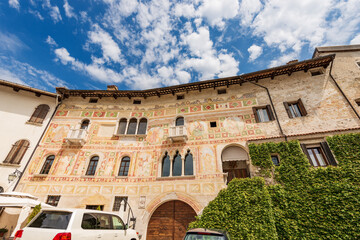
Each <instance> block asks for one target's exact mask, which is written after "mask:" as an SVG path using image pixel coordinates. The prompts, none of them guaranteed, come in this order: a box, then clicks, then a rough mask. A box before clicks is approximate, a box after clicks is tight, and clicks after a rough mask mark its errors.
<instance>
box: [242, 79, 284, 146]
mask: <svg viewBox="0 0 360 240" xmlns="http://www.w3.org/2000/svg"><path fill="white" fill-rule="evenodd" d="M246 81H247V82H249V83H251V84H254V85H256V86H258V87H261V88H264V89H265V90H266V93H267V95H268V96H269V99H270V104H271V107H272V109H273V110H274V114H275V119H276V122H277V124H278V126H279V130H280V134H281V136H283V137H284V138H285V141H288V139H287V136H286V134H285V133H284V132H283V130H282V127H281V124H280V121H279V118H278V116H277V113H276V109H275V107H274V103H273V101H272V98H271V95H270V92H269V89H268V88H267V87H265V86H263V85H260V84H258V83H254V82H250V81H248V80H246Z"/></svg>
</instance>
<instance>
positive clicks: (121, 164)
mask: <svg viewBox="0 0 360 240" xmlns="http://www.w3.org/2000/svg"><path fill="white" fill-rule="evenodd" d="M125 158H128V159H129V160H127V159H126V160H124V159H125ZM123 163H125V166H123ZM126 163H128V165H126ZM130 163H131V158H130V157H129V156H123V157H122V158H121V162H120V166H119V171H118V175H117V176H118V177H128V176H129V170H130ZM126 167H127V168H128V169H127V171H126V170H125V169H126ZM122 168H123V169H122ZM125 173H126V175H125ZM120 174H121V175H120Z"/></svg>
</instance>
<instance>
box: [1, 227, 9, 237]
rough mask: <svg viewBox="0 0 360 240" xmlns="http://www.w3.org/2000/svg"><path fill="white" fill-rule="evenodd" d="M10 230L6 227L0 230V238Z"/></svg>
mask: <svg viewBox="0 0 360 240" xmlns="http://www.w3.org/2000/svg"><path fill="white" fill-rule="evenodd" d="M7 231H8V229H7V228H6V227H3V228H0V237H3V236H4V234H5V233H7Z"/></svg>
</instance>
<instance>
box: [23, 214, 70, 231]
mask: <svg viewBox="0 0 360 240" xmlns="http://www.w3.org/2000/svg"><path fill="white" fill-rule="evenodd" d="M71 215H72V213H71V212H59V211H50V210H49V211H43V212H42V213H40V214H39V215H37V217H36V219H35V220H34V221H33V222H32V223H31V224H30V225H29V226H28V227H31V228H47V229H61V230H65V229H66V228H67V226H68V225H69V222H70V219H71Z"/></svg>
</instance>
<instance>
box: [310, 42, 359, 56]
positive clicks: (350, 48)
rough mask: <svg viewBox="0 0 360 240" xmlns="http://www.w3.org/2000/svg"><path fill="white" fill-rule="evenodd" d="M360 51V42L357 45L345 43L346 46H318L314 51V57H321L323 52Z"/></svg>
mask: <svg viewBox="0 0 360 240" xmlns="http://www.w3.org/2000/svg"><path fill="white" fill-rule="evenodd" d="M354 51H360V44H357V45H344V46H329V47H316V48H315V50H314V53H313V56H312V57H313V58H315V57H319V55H320V54H321V53H327V54H331V53H336V52H354Z"/></svg>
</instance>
